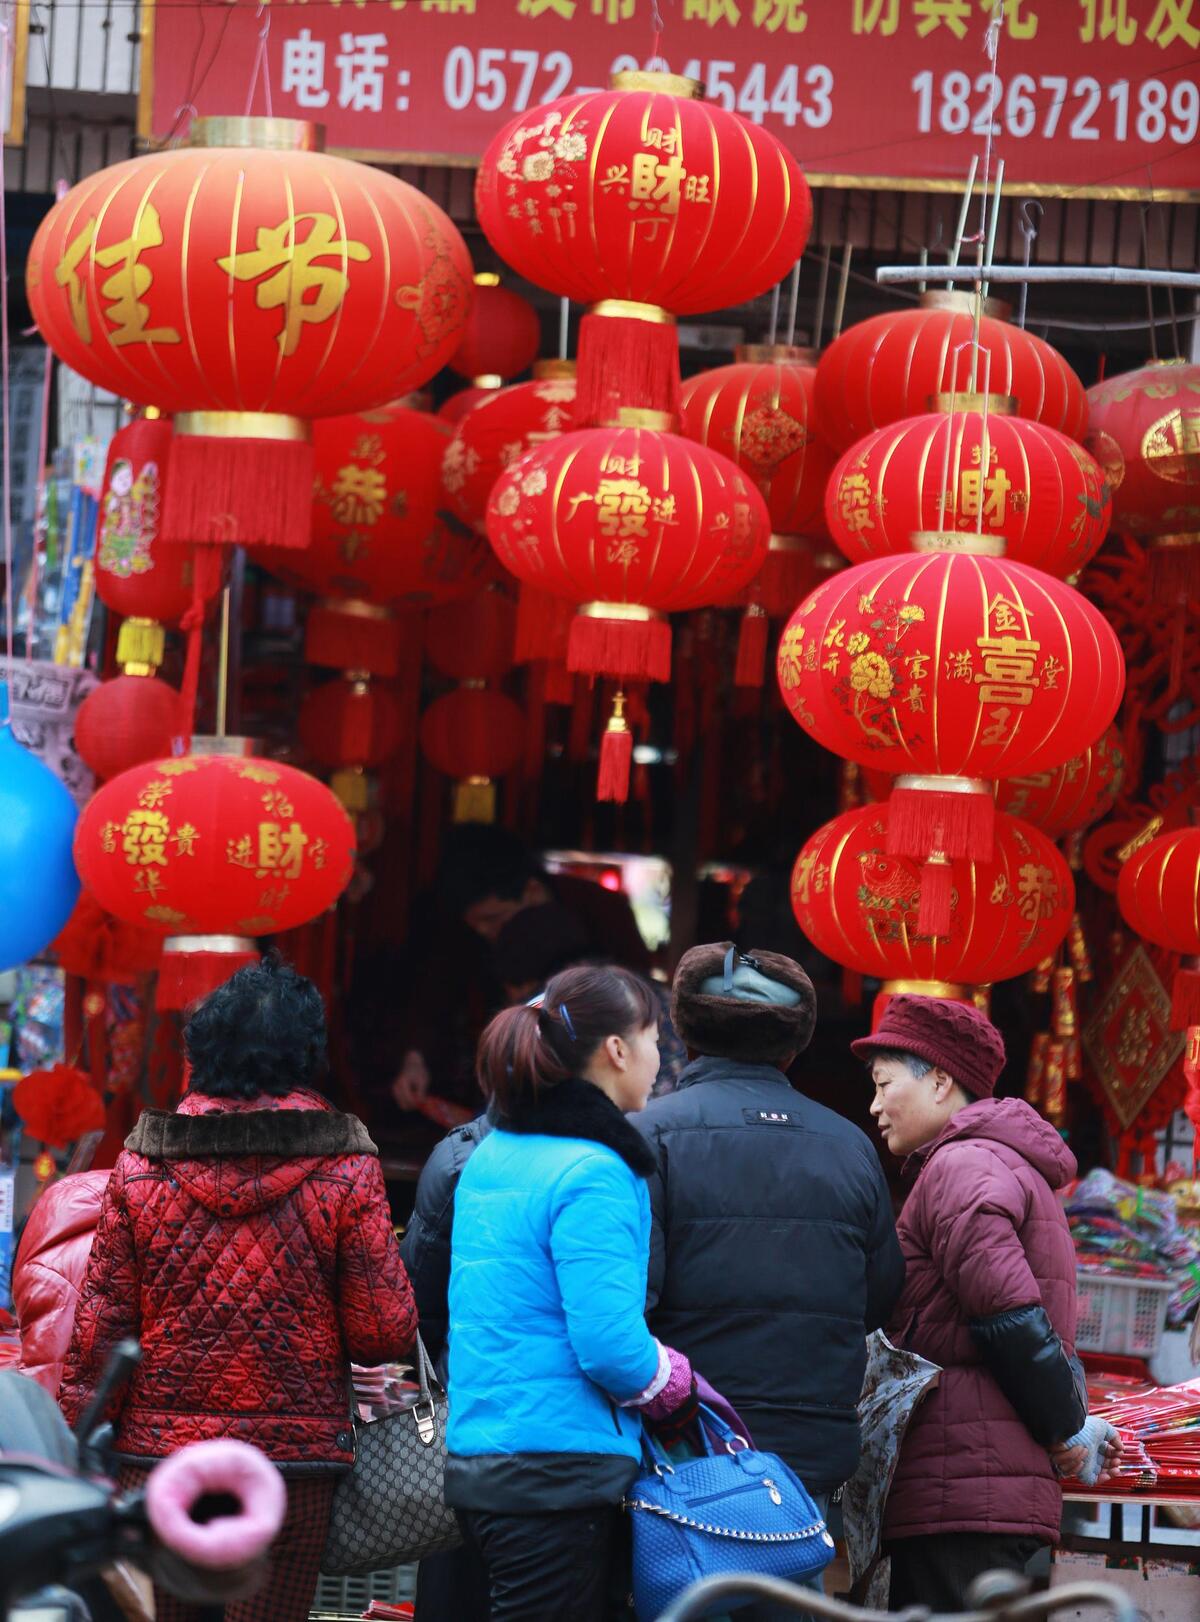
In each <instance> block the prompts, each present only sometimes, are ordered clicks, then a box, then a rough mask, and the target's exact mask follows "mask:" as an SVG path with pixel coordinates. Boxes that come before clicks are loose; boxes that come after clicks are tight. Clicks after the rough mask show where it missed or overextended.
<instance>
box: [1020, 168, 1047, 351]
mask: <svg viewBox="0 0 1200 1622" xmlns="http://www.w3.org/2000/svg"><path fill="white" fill-rule="evenodd" d="M1034 209H1036V210H1037V224H1036V225H1035V224H1034V221H1033V215H1032V210H1034ZM1045 212H1046V208H1045V204H1043V203H1039V202H1038V200H1037V198H1036V197H1027V198H1026V199H1025V201H1024V202H1023V203H1022V204H1021V218H1020V220H1019V222H1018V223H1019V225H1020V227H1021V235H1022V236H1023V237H1024V238H1025V258H1024V264H1025V269H1026V270H1028V269H1029V265H1030V261H1031V260H1032V258H1033V245H1034V243H1035V242H1036V241H1037V234H1038V225H1040V224H1041V221H1042V215H1043V214H1044V213H1045ZM1028 304H1029V283H1028V282H1027V281H1026V282H1022V283H1021V302H1020V305H1019V307H1018V310H1017V325H1018V326H1019V327H1020V328H1021V330H1022V331H1024V330H1025V311H1026V308H1027V306H1028Z"/></svg>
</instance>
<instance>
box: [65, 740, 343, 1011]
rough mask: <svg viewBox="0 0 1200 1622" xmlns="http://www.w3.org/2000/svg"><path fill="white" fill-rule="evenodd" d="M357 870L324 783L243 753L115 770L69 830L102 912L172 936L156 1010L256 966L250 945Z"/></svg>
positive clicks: (308, 911) (336, 891)
mask: <svg viewBox="0 0 1200 1622" xmlns="http://www.w3.org/2000/svg"><path fill="white" fill-rule="evenodd" d="M221 742H222V743H224V744H225V745H226V747H235V746H236V741H235V740H221ZM353 863H354V829H353V826H352V824H351V822H350V820H349V818H348V817H347V816H346V814H345V812H344V811H343V810H342V808H341V806H340V805H339V804H338V802H337V800H336V799H335V798H334V796H333V795H332V794H331V793H330V792H329V790H328V789H327V788H326V787H325V785H324V784H323V783H320V782H318V781H317V780H316V778H313V777H309V776H308V775H307V774H306V773H304V772H300V771H297V770H296V769H295V768H294V767H291V766H285V765H283V764H281V763H280V762H277V761H269V760H259V759H255V758H254V757H252V756H244V755H233V754H193V755H183V756H179V757H176V758H174V759H171V760H158V761H154V762H152V763H150V764H147V765H143V766H137V767H134V769H133V770H132V771H127V772H123V773H122V775H121V776H120V777H117V778H114V779H113V781H112V782H111V783H107V784H105V786H104V787H103V788H101V789H99V790H98V791H97V793H96V794H95V795H94V796H93V797H92V799H91V800H90V801H89V802H88V804H87V805H86V806H85V807H84V810H83V812H82V814H81V815H80V818H79V822H78V825H77V828H76V832H75V864H76V866H77V867H78V869H79V872H80V874H81V876H82V877H83V879H84V882H85V883H86V884H87V886H88V888H89V889H90V890H91V892H92V894H93V895H94V896H95V898H96V900H97V901H98V902H99V903H100V905H101V906H102V907H103V908H105V910H106V911H108V912H111V913H113V914H115V916H116V917H118V918H122V919H124V920H126V921H127V922H129V923H135V924H140V925H148V926H151V927H153V928H155V929H157V930H159V931H160V932H161V933H162V934H164V935H166V936H168V937H170V939H168V940H167V941H166V942H165V943H164V972H163V976H162V978H161V979H160V983H159V1006H160V1007H162V1006H170V1007H180V1006H185V1005H186V1003H187V1002H190V1001H192V1000H194V998H195V997H196V996H200V995H203V994H205V993H206V992H207V991H210V990H212V989H213V986H214V985H219V984H220V983H221V982H222V981H223V980H224V979H226V978H227V977H228V974H229V973H232V972H233V969H234V968H237V967H240V966H241V964H242V963H243V962H247V961H253V960H254V958H255V957H256V955H257V954H256V952H255V951H254V947H253V942H252V940H251V939H250V938H249V937H253V936H255V935H267V934H275V933H277V932H278V931H280V930H284V929H292V928H295V927H296V926H297V925H299V924H302V923H306V922H307V921H308V919H310V918H313V917H315V916H316V915H317V914H318V913H319V912H322V911H324V909H325V908H326V907H328V906H331V905H332V904H333V903H334V902H335V901H336V900H337V898H338V896H339V895H340V894H341V893H342V891H343V890H344V889H345V887H346V885H347V883H348V882H349V880H350V876H351V873H352V871H353ZM214 940H215V942H216V944H206V943H211V942H213V941H214ZM181 941H182V942H184V943H185V944H183V945H181V944H180V942H181ZM168 969H169V971H170V972H169V973H168ZM164 982H167V983H168V984H167V985H165V984H164ZM165 995H169V996H171V997H172V999H173V1000H171V1001H168V1002H165V1001H164V996H165Z"/></svg>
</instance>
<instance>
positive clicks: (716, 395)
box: [681, 344, 833, 610]
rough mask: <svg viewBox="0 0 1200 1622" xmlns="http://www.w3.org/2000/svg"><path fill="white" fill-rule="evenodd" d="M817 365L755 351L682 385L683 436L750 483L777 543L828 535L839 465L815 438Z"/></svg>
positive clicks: (786, 351) (798, 354)
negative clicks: (830, 486) (831, 487)
mask: <svg viewBox="0 0 1200 1622" xmlns="http://www.w3.org/2000/svg"><path fill="white" fill-rule="evenodd" d="M813 358H814V352H813V351H812V350H810V349H797V348H789V347H788V346H787V345H786V344H749V345H745V346H743V347H742V348H740V349H739V350H738V351H737V360H736V362H735V364H734V365H732V366H718V367H716V368H715V369H714V370H713V371H711V372H700V373H698V374H697V375H696V376H695V377H690V378H688V380H687V382H686V383H685V384H684V385H683V395H682V417H681V429H682V432H683V433H685V434H686V435H687V436H688V438H689V439H697V440H699V441H700V443H701V444H702V445H707V446H709V447H710V449H712V450H714V451H720V452H721V454H722V455H723V456H728V457H729V459H730V460H731V461H733V462H736V463H737V465H738V466H739V467H740V468H741V469H742V471H743V472H745V473H748V474H749V475H750V477H751V478H752V479H753V480H754V482H755V484H756V485H757V486H758V488H759V490H761V492H762V494H763V498H764V500H765V501H766V503H767V511H768V512H769V513H770V515H771V529H772V531H773V532H774V533H775V534H776V535H808V534H813V533H820V531H821V530H822V529H823V528H824V508H823V503H824V498H825V484H826V481H827V480H828V478H829V470H830V468H831V467H832V465H833V458H832V457H831V456H830V454H829V451H828V449H827V448H826V446H825V443H824V441H823V440H822V439H821V437H820V435H819V434H818V433H817V431H816V422H815V418H816V410H815V403H814V401H815V394H816V380H817V369H816V366H815V365H814V364H810V362H811V360H812V359H813ZM795 603H796V598H793V599H792V601H791V603H789V604H788V609H789V610H790V609H791V608H792V607H794V606H795Z"/></svg>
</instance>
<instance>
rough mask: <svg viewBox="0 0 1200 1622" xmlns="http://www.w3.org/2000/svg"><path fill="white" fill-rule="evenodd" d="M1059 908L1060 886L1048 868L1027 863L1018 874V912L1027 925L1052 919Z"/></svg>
mask: <svg viewBox="0 0 1200 1622" xmlns="http://www.w3.org/2000/svg"><path fill="white" fill-rule="evenodd" d="M1057 906H1058V885H1057V884H1056V883H1055V880H1054V874H1053V873H1052V872H1051V871H1050V869H1049V868H1048V867H1043V866H1042V865H1040V864H1039V863H1036V862H1026V863H1025V864H1024V865H1023V866H1022V867H1021V868H1020V870H1019V871H1018V873H1017V911H1018V912H1019V913H1020V914H1021V917H1022V918H1024V919H1025V921H1026V922H1027V923H1030V924H1035V923H1038V922H1039V921H1040V920H1041V919H1043V918H1051V917H1053V915H1054V909H1055V908H1056V907H1057Z"/></svg>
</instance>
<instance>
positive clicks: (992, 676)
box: [975, 636, 1042, 706]
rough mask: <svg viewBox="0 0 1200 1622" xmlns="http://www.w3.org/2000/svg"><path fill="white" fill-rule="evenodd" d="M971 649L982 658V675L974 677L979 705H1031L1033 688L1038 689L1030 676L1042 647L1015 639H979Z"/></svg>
mask: <svg viewBox="0 0 1200 1622" xmlns="http://www.w3.org/2000/svg"><path fill="white" fill-rule="evenodd" d="M975 645H976V647H978V648H979V650H980V652H981V653H982V654H983V672H982V674H980V675H977V676H976V677H975V681H976V683H977V684H978V685H979V702H980V704H1019V705H1022V706H1024V705H1026V704H1029V703H1031V702H1032V700H1033V690H1034V688H1035V687H1040V686H1041V685H1042V678H1041V677H1040V676H1037V675H1035V674H1034V672H1035V671H1036V669H1037V654H1038V652H1039V650H1040V649H1041V646H1042V644H1041V643H1040V642H1031V641H1019V640H1018V639H1017V638H1016V637H1015V636H981V637H978V638H976V644H975Z"/></svg>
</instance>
